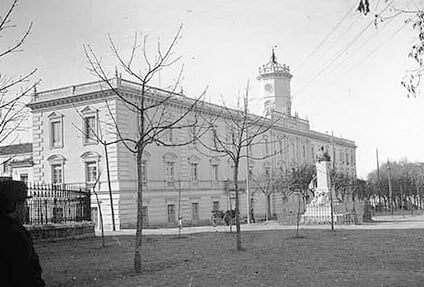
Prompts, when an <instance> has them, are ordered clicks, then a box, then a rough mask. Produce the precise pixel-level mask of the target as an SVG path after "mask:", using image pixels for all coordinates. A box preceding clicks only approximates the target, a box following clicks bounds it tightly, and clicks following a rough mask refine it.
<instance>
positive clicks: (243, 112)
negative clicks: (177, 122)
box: [199, 83, 278, 250]
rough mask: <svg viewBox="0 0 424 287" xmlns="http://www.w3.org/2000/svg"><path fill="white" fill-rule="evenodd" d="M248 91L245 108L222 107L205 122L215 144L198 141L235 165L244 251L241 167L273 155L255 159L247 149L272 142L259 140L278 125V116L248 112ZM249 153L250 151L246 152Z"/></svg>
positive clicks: (237, 203) (208, 149)
mask: <svg viewBox="0 0 424 287" xmlns="http://www.w3.org/2000/svg"><path fill="white" fill-rule="evenodd" d="M248 90H249V83H248V84H247V87H246V95H245V98H244V105H243V107H238V108H237V109H230V108H228V107H227V106H225V105H224V106H223V108H222V109H221V110H220V112H219V115H215V116H210V117H209V118H208V119H207V120H206V121H207V122H208V125H209V127H210V129H209V130H210V132H211V133H212V134H211V136H212V142H211V141H207V140H206V138H207V137H206V136H203V137H201V138H199V142H200V143H201V146H202V147H204V148H205V149H206V150H207V151H209V152H212V153H214V154H218V155H220V156H224V157H227V158H229V159H230V161H231V162H232V165H233V167H232V168H233V174H232V176H233V184H234V191H235V200H236V206H235V221H236V231H237V249H238V250H242V245H241V234H240V200H239V168H240V161H241V159H243V158H245V159H247V158H249V159H250V160H263V159H266V158H269V157H271V156H273V155H274V154H272V153H271V152H270V153H269V154H265V155H264V156H258V157H255V156H254V155H253V154H249V152H248V150H249V149H251V148H252V147H254V146H258V145H265V146H267V145H268V144H269V142H263V141H261V140H258V138H260V137H262V136H264V135H266V134H267V133H268V132H269V131H270V130H271V129H272V127H273V126H274V125H275V123H276V122H278V119H277V117H274V116H272V117H271V118H263V117H259V116H255V115H252V114H249V113H248V104H247V103H248ZM219 122H223V124H224V127H225V133H226V134H225V135H222V134H220V133H219V132H218V130H217V128H218V124H219ZM246 150H247V151H246Z"/></svg>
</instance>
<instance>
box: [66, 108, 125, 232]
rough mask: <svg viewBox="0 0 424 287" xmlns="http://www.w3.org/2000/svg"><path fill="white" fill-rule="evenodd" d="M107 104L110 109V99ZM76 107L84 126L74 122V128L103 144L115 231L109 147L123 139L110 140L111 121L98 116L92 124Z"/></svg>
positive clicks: (89, 138) (90, 139) (87, 138)
mask: <svg viewBox="0 0 424 287" xmlns="http://www.w3.org/2000/svg"><path fill="white" fill-rule="evenodd" d="M105 105H106V107H107V109H108V111H109V110H110V107H109V103H108V101H105ZM74 108H75V111H76V112H77V114H78V115H79V116H80V118H81V120H82V121H83V123H84V126H83V128H81V127H79V126H78V125H76V124H73V126H74V128H76V129H77V130H78V131H79V132H80V134H81V136H82V137H83V139H84V141H95V142H98V143H100V144H101V145H102V146H103V150H104V154H105V164H106V178H107V186H108V191H109V201H110V212H111V216H112V230H113V231H115V230H116V225H115V210H114V206H113V194H112V186H111V181H110V161H109V151H108V147H109V146H111V145H114V144H117V143H118V142H120V141H121V139H119V138H118V139H117V140H112V141H108V138H107V137H106V135H105V133H107V132H108V130H107V129H108V128H109V129H110V128H112V129H113V128H114V125H112V126H111V124H110V123H109V122H107V121H101V119H100V118H97V123H94V125H92V124H90V123H89V122H88V118H86V117H84V115H83V114H81V112H80V111H78V110H77V109H76V107H74ZM104 128H105V130H106V131H104V130H103V129H104ZM109 133H111V131H109ZM99 180H100V178H98V180H97V181H99ZM96 183H97V182H96ZM96 197H97V194H96ZM99 208H100V207H99ZM100 212H101V211H100ZM102 220H103V219H102ZM102 228H103V223H102Z"/></svg>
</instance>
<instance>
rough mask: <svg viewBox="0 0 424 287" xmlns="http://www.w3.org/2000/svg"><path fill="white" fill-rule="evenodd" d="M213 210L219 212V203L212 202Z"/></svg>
mask: <svg viewBox="0 0 424 287" xmlns="http://www.w3.org/2000/svg"><path fill="white" fill-rule="evenodd" d="M212 210H213V211H219V201H214V202H212Z"/></svg>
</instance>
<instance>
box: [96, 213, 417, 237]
mask: <svg viewBox="0 0 424 287" xmlns="http://www.w3.org/2000/svg"><path fill="white" fill-rule="evenodd" d="M373 220H374V222H373V223H364V224H360V225H335V229H336V230H337V229H339V230H343V229H344V230H346V229H348V230H367V229H368V230H372V229H419V228H423V229H424V214H423V215H415V216H410V215H406V216H405V217H402V216H391V215H388V216H378V217H374V218H373ZM329 228H330V226H329V225H325V224H323V225H300V229H329ZM285 229H287V230H290V229H296V226H295V225H281V224H280V223H278V222H277V221H268V222H261V223H254V224H242V225H241V230H242V231H254V230H285ZM226 231H227V232H228V231H230V228H229V226H217V227H216V228H214V227H213V226H194V227H184V228H183V229H182V230H181V234H192V233H204V232H226ZM233 231H235V226H233ZM134 234H135V229H124V230H119V231H105V235H106V236H116V235H134ZM143 234H145V235H176V234H178V228H158V229H144V230H143ZM96 235H100V232H97V231H96Z"/></svg>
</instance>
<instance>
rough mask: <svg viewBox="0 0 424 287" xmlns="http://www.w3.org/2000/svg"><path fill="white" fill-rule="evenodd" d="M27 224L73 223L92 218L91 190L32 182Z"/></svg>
mask: <svg viewBox="0 0 424 287" xmlns="http://www.w3.org/2000/svg"><path fill="white" fill-rule="evenodd" d="M28 196H29V198H28V199H27V200H26V214H25V216H24V222H25V224H32V225H43V224H50V223H72V222H82V221H90V220H91V209H90V192H89V191H85V190H83V189H77V188H75V187H72V186H66V185H52V184H32V185H31V184H30V185H28Z"/></svg>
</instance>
